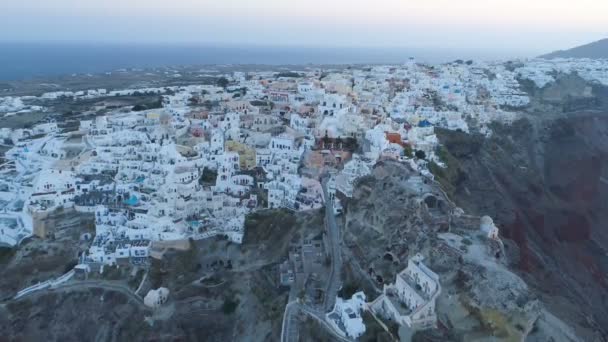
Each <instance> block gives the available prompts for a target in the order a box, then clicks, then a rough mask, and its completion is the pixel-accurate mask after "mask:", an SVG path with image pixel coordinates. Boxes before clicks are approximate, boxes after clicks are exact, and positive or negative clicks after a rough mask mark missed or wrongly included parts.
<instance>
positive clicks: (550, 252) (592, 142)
mask: <svg viewBox="0 0 608 342" xmlns="http://www.w3.org/2000/svg"><path fill="white" fill-rule="evenodd" d="M602 100H603V98H597V97H596V98H595V100H594V101H597V102H596V103H597V104H602V105H603V104H604V102H603V101H602ZM597 109H599V108H596V110H594V111H587V112H578V113H568V114H567V115H543V114H542V113H527V114H525V115H524V118H523V119H521V120H519V121H518V122H516V123H515V124H514V125H513V126H509V127H507V126H495V127H494V135H493V137H492V138H490V139H479V138H478V137H474V136H469V135H465V134H463V133H458V132H449V131H439V132H438V133H439V134H438V136H439V139H440V141H441V143H442V144H443V145H444V146H445V151H444V153H445V154H446V155H447V156H448V157H449V160H450V163H449V172H448V171H445V172H444V174H442V175H441V177H440V178H439V180H440V181H441V182H442V183H443V184H445V185H446V187H449V189H450V190H451V195H452V196H451V197H452V199H453V200H454V201H455V202H456V204H457V205H459V206H461V207H462V208H463V209H465V211H467V212H470V213H474V214H479V215H486V214H487V215H490V216H492V217H494V218H496V221H497V223H498V225H499V227H500V228H501V233H502V235H503V236H504V238H506V240H507V241H508V242H512V243H507V247H508V248H507V253H508V254H509V255H510V256H512V257H513V258H514V262H513V266H514V267H515V268H516V269H517V271H518V273H519V274H520V275H521V276H522V277H523V278H524V279H525V280H526V282H527V283H528V284H529V285H531V286H532V287H533V288H534V289H536V290H537V291H538V293H539V295H540V297H541V300H542V302H543V303H544V304H545V305H546V306H547V307H548V308H549V309H550V310H551V311H552V312H553V313H555V314H556V315H557V316H558V317H560V318H562V319H563V320H565V321H567V322H568V323H569V324H572V325H575V326H576V327H577V334H579V336H581V337H582V338H583V339H585V340H593V339H598V340H606V338H607V336H608V279H607V277H606V275H607V272H608V255H607V254H606V248H607V247H608V231H607V230H606V222H608V111H603V110H597ZM552 114H553V113H552ZM454 175H458V177H456V176H454Z"/></svg>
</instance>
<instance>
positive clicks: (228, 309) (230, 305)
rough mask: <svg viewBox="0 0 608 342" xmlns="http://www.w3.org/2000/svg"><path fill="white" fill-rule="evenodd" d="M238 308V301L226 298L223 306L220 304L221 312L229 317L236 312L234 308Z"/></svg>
mask: <svg viewBox="0 0 608 342" xmlns="http://www.w3.org/2000/svg"><path fill="white" fill-rule="evenodd" d="M238 306H239V300H238V299H234V300H233V299H230V298H226V299H224V304H222V312H223V313H224V314H225V315H231V314H233V313H234V312H235V311H236V308H237V307H238Z"/></svg>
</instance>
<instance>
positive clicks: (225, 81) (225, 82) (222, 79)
mask: <svg viewBox="0 0 608 342" xmlns="http://www.w3.org/2000/svg"><path fill="white" fill-rule="evenodd" d="M228 84H230V81H228V79H227V78H226V77H220V78H219V79H218V80H217V86H218V87H222V88H226V87H228Z"/></svg>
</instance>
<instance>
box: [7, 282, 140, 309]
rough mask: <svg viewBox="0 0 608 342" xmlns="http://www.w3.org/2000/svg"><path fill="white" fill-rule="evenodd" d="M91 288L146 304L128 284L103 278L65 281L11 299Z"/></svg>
mask: <svg viewBox="0 0 608 342" xmlns="http://www.w3.org/2000/svg"><path fill="white" fill-rule="evenodd" d="M89 289H104V290H107V291H113V292H119V293H122V294H123V295H125V296H127V297H128V298H129V299H131V300H132V301H134V302H135V303H137V304H138V305H140V306H144V300H143V299H142V298H141V297H140V296H138V295H136V294H135V293H134V292H133V290H131V289H130V288H129V287H128V286H127V285H125V284H123V283H120V282H112V281H103V280H82V281H69V282H66V283H63V284H61V285H59V286H57V287H55V288H51V287H50V288H46V289H42V290H39V291H34V292H31V293H28V294H26V295H23V296H21V297H19V299H12V300H11V301H19V300H22V299H25V298H29V297H36V296H40V295H44V294H48V293H52V292H55V293H57V292H70V291H82V290H89Z"/></svg>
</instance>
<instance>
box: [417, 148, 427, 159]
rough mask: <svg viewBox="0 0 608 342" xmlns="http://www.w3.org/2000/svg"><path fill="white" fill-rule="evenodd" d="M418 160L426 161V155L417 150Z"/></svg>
mask: <svg viewBox="0 0 608 342" xmlns="http://www.w3.org/2000/svg"><path fill="white" fill-rule="evenodd" d="M416 158H418V159H426V153H424V151H422V150H417V151H416Z"/></svg>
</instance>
